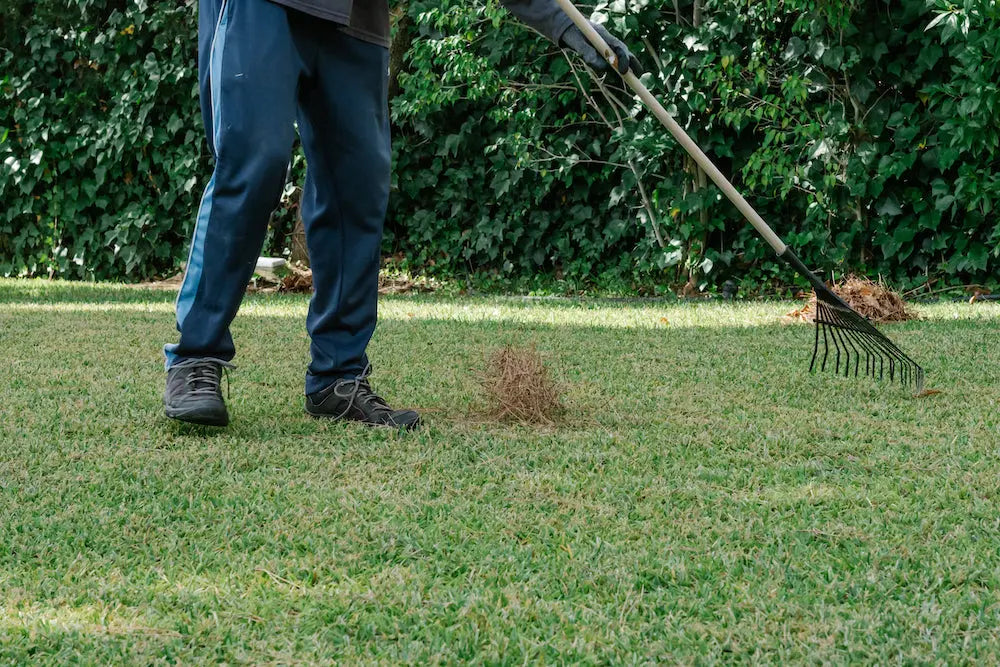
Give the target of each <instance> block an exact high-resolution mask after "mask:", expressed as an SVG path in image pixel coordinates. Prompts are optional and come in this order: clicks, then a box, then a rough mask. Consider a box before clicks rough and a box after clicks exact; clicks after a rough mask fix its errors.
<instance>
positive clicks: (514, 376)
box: [481, 345, 562, 424]
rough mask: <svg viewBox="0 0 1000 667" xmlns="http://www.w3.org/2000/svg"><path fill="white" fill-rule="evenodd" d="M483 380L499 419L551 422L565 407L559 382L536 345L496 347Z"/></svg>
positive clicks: (491, 405)
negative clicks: (563, 406) (561, 398)
mask: <svg viewBox="0 0 1000 667" xmlns="http://www.w3.org/2000/svg"><path fill="white" fill-rule="evenodd" d="M481 381H482V385H483V389H484V390H485V392H486V397H487V400H488V401H489V411H490V415H491V416H492V417H494V418H496V419H506V420H511V421H518V422H522V423H532V424H537V423H551V422H552V421H553V419H554V417H555V416H556V415H557V414H558V413H559V412H560V410H561V408H562V406H561V403H560V400H559V396H560V389H559V386H558V385H557V384H556V382H555V381H554V380H553V379H552V375H551V373H550V372H549V369H548V367H547V366H546V365H545V361H544V359H542V355H541V354H539V353H538V350H536V349H535V347H534V346H531V347H527V348H516V347H512V346H510V345H508V346H506V347H503V348H500V349H498V350H495V351H494V352H493V353H492V354H491V355H490V357H489V359H488V360H487V364H486V372H485V373H483V375H482V377H481Z"/></svg>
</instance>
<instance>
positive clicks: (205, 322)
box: [164, 0, 635, 429]
mask: <svg viewBox="0 0 1000 667" xmlns="http://www.w3.org/2000/svg"><path fill="white" fill-rule="evenodd" d="M502 2H503V4H504V5H505V6H506V7H507V9H508V10H510V11H511V12H512V13H513V14H514V15H515V16H516V17H518V18H519V19H520V20H522V21H523V22H524V23H526V24H527V25H529V26H530V27H532V28H534V29H535V30H537V31H538V32H540V33H541V34H542V35H544V36H545V37H548V38H549V39H550V40H552V41H553V42H554V43H556V44H559V45H562V46H565V47H568V48H570V49H572V50H573V51H576V52H577V53H578V54H580V55H581V56H582V58H583V59H584V61H585V62H586V63H588V64H589V65H590V66H591V67H593V68H595V69H596V70H599V71H606V70H607V69H609V68H610V66H609V65H608V64H607V63H606V61H605V60H604V58H602V57H601V56H600V55H599V54H598V53H597V52H596V51H595V50H594V49H593V48H592V47H591V45H590V44H589V42H587V40H586V39H585V38H584V36H583V34H582V33H581V32H580V30H579V29H578V28H577V27H576V26H575V25H573V24H572V22H571V21H570V19H569V17H568V16H567V15H566V14H565V12H563V11H562V10H561V9H560V8H559V6H558V5H557V4H556V2H555V0H502ZM596 27H597V28H598V31H599V32H600V33H601V34H602V36H604V38H605V40H606V41H608V43H609V45H610V46H611V47H612V48H613V49H614V50H615V52H616V53H617V55H618V61H619V63H621V64H620V65H619V68H620V69H621V70H622V73H624V72H625V71H627V68H628V66H629V64H631V65H632V66H633V67H634V65H635V60H634V58H633V57H632V55H631V54H630V53H629V51H628V49H627V48H626V47H625V45H624V44H623V43H622V42H621V41H620V40H618V39H616V38H614V37H612V36H611V35H610V34H608V32H607V31H606V30H605V29H604V28H603V27H600V26H596ZM198 35H199V39H198V42H199V44H198V69H199V83H200V94H201V109H202V117H203V121H204V125H205V131H206V135H207V137H208V145H209V148H210V150H211V153H212V156H213V157H214V158H215V167H214V171H213V173H212V177H211V179H210V180H209V181H208V185H207V186H206V188H205V193H204V196H203V197H202V200H201V204H200V206H199V209H198V214H197V219H196V223H195V229H194V235H193V238H192V241H191V248H190V253H189V257H188V262H187V266H186V269H185V274H184V280H183V282H182V284H181V288H180V292H179V294H178V297H177V304H176V314H177V330H178V331H179V332H180V338H179V341H178V342H176V343H172V344H168V345H166V346H165V347H164V354H165V357H166V369H167V379H166V390H165V393H164V406H165V412H166V415H167V417H169V418H172V419H177V420H180V421H184V422H191V423H196V424H203V425H211V426H225V425H227V424H228V423H229V413H228V411H227V409H226V405H225V401H224V400H223V397H222V388H221V381H222V374H223V372H224V371H225V369H228V368H231V367H232V364H231V361H232V359H233V358H234V355H235V347H234V343H233V338H232V335H231V334H230V331H229V326H230V324H231V322H232V320H233V318H234V317H235V315H236V312H237V310H238V309H239V306H240V302H241V300H242V298H243V294H244V292H245V288H246V285H247V282H248V281H249V280H250V278H251V277H252V275H253V271H254V269H255V266H256V260H257V257H258V255H259V253H260V250H261V246H262V244H263V240H264V236H265V233H266V230H267V224H268V220H269V218H270V215H271V212H272V211H273V209H274V208H275V206H276V205H277V203H278V200H279V196H280V193H281V190H282V187H283V185H284V181H285V178H286V172H287V165H288V161H289V157H290V154H291V150H292V143H293V140H294V132H295V124H296V122H297V124H298V132H299V136H300V138H301V142H302V147H303V150H304V152H305V156H306V161H307V164H308V169H307V174H306V179H305V184H304V186H303V193H302V201H301V207H302V208H301V211H302V221H303V223H304V226H305V231H306V244H307V247H308V251H309V256H310V259H311V264H312V275H313V288H314V294H313V297H312V300H311V302H310V304H309V312H308V315H307V318H306V327H307V330H308V332H309V336H310V338H311V343H310V352H311V362H310V364H309V367H308V370H307V373H306V378H305V393H306V399H305V409H306V412H307V413H308V414H310V415H312V416H314V417H319V418H331V419H347V420H355V421H359V422H362V423H364V424H369V425H377V426H389V427H396V428H405V429H412V428H416V427H417V426H418V425H419V424H420V416H419V415H418V414H417V413H416V412H415V411H413V410H395V409H393V408H391V407H390V405H389V404H388V403H387V402H386V401H385V400H384V399H383V398H382V397H380V396H379V395H378V394H376V393H375V391H374V390H373V389H372V387H371V384H370V383H369V380H368V378H369V374H370V373H371V364H370V363H369V360H368V357H367V354H366V348H367V347H368V343H369V341H370V339H371V337H372V334H373V333H374V330H375V323H376V302H377V297H378V272H379V265H380V256H379V252H380V246H381V240H382V227H383V221H384V218H385V214H386V206H387V202H388V197H389V179H390V144H389V112H388V101H387V89H388V70H389V63H388V57H389V56H388V45H389V3H388V0H239V1H236V0H200V2H199V26H198Z"/></svg>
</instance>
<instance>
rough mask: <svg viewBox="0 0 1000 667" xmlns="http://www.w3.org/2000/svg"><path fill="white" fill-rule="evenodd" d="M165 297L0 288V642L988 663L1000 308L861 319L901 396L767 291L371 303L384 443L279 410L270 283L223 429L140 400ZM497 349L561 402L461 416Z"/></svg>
mask: <svg viewBox="0 0 1000 667" xmlns="http://www.w3.org/2000/svg"><path fill="white" fill-rule="evenodd" d="M173 298H174V295H173V294H171V293H166V292H151V291H142V290H136V289H128V288H122V287H111V286H101V285H98V286H93V285H69V284H65V283H54V284H53V283H44V282H11V281H6V282H3V281H0V350H2V354H3V357H2V361H3V363H2V364H0V509H2V512H3V516H2V521H0V662H2V663H5V664H6V663H27V662H31V663H38V662H43V663H44V662H49V663H64V662H67V661H73V660H77V659H82V660H83V661H85V662H91V663H113V662H121V661H123V660H124V661H129V662H140V663H150V662H156V661H162V662H181V663H191V662H219V661H227V662H254V663H260V662H276V663H289V662H294V661H303V662H316V661H324V660H327V661H328V660H333V659H339V660H343V661H348V662H352V661H363V662H370V661H378V662H398V661H405V662H413V663H424V662H428V661H432V662H438V661H443V662H458V661H482V662H490V663H493V662H503V663H524V662H536V661H546V662H554V661H584V662H607V661H621V662H626V663H633V662H640V661H663V662H685V663H689V662H704V661H727V662H728V661H734V660H737V661H746V662H758V661H764V662H785V661H809V662H822V661H832V662H884V663H888V662H911V661H918V662H924V661H928V662H930V661H940V662H949V663H951V662H966V661H967V662H983V661H985V662H996V661H997V660H1000V634H998V633H997V632H996V628H997V627H998V625H1000V602H998V598H997V590H1000V513H998V505H1000V475H998V466H1000V307H997V306H994V305H990V304H979V305H976V306H969V305H966V304H942V305H934V306H927V307H923V308H922V309H921V310H922V313H923V314H924V316H925V318H926V319H925V320H924V321H922V322H917V323H909V324H906V325H897V326H892V327H887V328H886V330H887V331H888V333H889V334H890V335H891V336H892V337H893V338H894V339H895V340H896V341H897V342H898V343H899V344H900V346H901V347H903V348H904V349H905V350H907V351H909V352H911V353H912V354H913V355H914V356H915V357H917V358H918V359H919V360H920V361H921V362H922V363H923V364H924V366H925V368H926V369H927V371H928V386H929V387H932V388H935V389H939V390H941V391H942V392H943V393H941V394H940V395H937V396H932V397H928V398H921V399H917V398H913V397H912V396H911V395H909V394H908V393H907V392H905V391H903V390H902V389H900V388H899V387H893V386H888V385H880V384H876V383H873V382H870V381H866V380H845V379H843V378H837V377H833V376H830V375H815V376H810V375H809V374H808V373H807V372H806V367H807V365H808V356H809V353H810V351H811V344H812V338H811V337H812V332H811V328H810V327H807V326H783V325H781V324H778V323H777V319H778V316H779V315H780V314H781V313H783V312H785V311H787V310H789V309H790V308H791V305H790V304H787V303H786V304H782V303H754V304H735V305H722V304H710V303H704V304H682V305H664V304H657V303H654V304H648V303H647V304H642V303H624V302H608V301H604V302H601V301H584V302H563V301H545V300H535V301H528V300H519V299H500V298H496V299H476V300H460V299H450V298H448V299H446V298H441V297H396V298H391V299H385V300H384V301H383V302H382V305H381V314H382V320H381V324H380V326H379V329H378V332H377V333H376V335H375V340H374V341H373V345H372V350H371V352H372V358H373V360H374V361H375V362H376V375H375V378H374V380H375V384H376V386H377V388H379V389H380V390H382V391H383V392H384V393H385V394H386V395H388V396H389V397H390V398H391V399H392V400H394V401H395V402H397V403H399V404H406V405H413V406H416V407H419V408H422V409H423V410H424V411H425V413H426V417H427V420H428V422H429V426H428V428H426V429H425V430H424V431H422V432H420V433H417V434H414V435H409V436H400V435H398V434H395V433H390V432H384V431H374V430H367V429H364V428H362V427H356V426H349V425H339V424H329V423H323V422H317V421H312V420H310V419H307V418H306V417H305V416H304V415H303V413H302V405H301V402H302V396H301V391H302V390H301V386H302V380H303V373H304V368H305V364H306V362H307V342H308V341H307V338H306V335H305V332H304V315H305V311H306V300H305V299H304V298H302V297H296V296H277V295H276V296H257V297H251V298H249V299H248V301H247V303H246V305H245V308H244V310H243V311H242V312H241V314H240V316H239V318H238V319H237V323H236V325H235V328H234V333H235V336H236V339H237V344H238V346H239V351H240V352H239V356H238V358H237V363H238V364H239V366H240V368H239V370H238V371H236V372H235V373H234V374H233V380H232V396H231V400H230V406H231V411H232V414H233V418H234V422H233V424H232V426H231V427H230V428H229V429H228V430H224V431H207V430H201V429H198V428H194V427H185V426H183V425H178V424H174V423H170V422H168V421H167V420H166V419H165V418H164V417H162V415H161V405H160V395H161V390H162V381H163V369H162V359H161V351H160V350H161V346H162V344H163V343H164V342H168V341H171V340H173V337H174V333H173V318H172V305H173V303H172V302H173ZM663 318H666V319H665V321H664V319H663ZM505 342H511V343H517V344H521V343H529V342H530V343H534V344H536V345H537V347H538V349H539V350H540V351H542V352H543V353H544V354H545V355H546V356H547V358H548V359H549V360H550V361H551V363H552V366H553V367H554V369H555V370H556V372H557V374H558V376H559V377H560V378H561V380H562V381H563V382H564V383H565V384H566V385H567V388H568V391H567V398H566V403H567V406H568V410H567V412H566V415H565V417H564V420H563V421H562V422H561V423H559V424H558V425H556V426H550V427H543V428H529V427H523V426H514V425H504V424H497V423H492V422H490V421H488V420H487V419H485V418H484V417H482V416H481V407H482V406H481V404H480V402H479V401H480V398H479V394H478V390H477V386H476V381H475V373H476V371H477V370H478V369H479V368H480V367H481V366H482V363H483V359H484V356H485V355H486V354H487V352H488V351H489V350H491V349H493V348H494V347H495V346H497V345H499V344H501V343H505Z"/></svg>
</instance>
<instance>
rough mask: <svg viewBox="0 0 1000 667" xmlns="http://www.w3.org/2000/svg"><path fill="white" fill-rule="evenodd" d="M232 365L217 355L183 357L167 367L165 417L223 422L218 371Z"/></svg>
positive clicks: (224, 412)
mask: <svg viewBox="0 0 1000 667" xmlns="http://www.w3.org/2000/svg"><path fill="white" fill-rule="evenodd" d="M228 368H235V367H234V366H233V365H232V364H230V363H229V362H226V361H223V360H221V359H186V360H184V361H181V362H178V363H176V364H174V365H173V366H171V367H170V369H169V370H168V371H167V390H166V392H165V393H164V395H163V406H164V411H165V412H166V414H167V417H170V418H171V419H176V420H178V421H182V422H188V423H191V424H201V425H203V426H227V425H228V424H229V412H228V411H227V410H226V402H225V401H224V400H222V373H223V371H224V369H228Z"/></svg>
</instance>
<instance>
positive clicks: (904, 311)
mask: <svg viewBox="0 0 1000 667" xmlns="http://www.w3.org/2000/svg"><path fill="white" fill-rule="evenodd" d="M833 292H834V293H835V294H836V295H837V296H839V297H840V298H841V299H843V300H844V301H846V302H847V305H849V306H850V307H851V308H853V309H854V310H856V311H857V312H859V313H860V314H862V315H864V316H865V317H867V318H868V319H869V320H871V321H872V322H874V323H876V324H884V323H886V322H907V321H909V320H915V319H917V314H916V313H915V312H913V311H912V310H910V308H909V307H908V306H907V305H906V302H905V301H904V300H903V297H902V296H901V295H900V294H899V292H896V291H893V290H891V289H889V288H888V287H886V286H885V285H884V284H883V283H881V282H874V281H872V280H868V279H867V278H859V277H857V276H849V277H847V278H846V279H845V280H842V281H841V282H839V283H837V284H835V285H834V286H833ZM783 319H784V320H785V321H789V322H795V321H803V322H813V321H815V319H816V294H815V292H814V293H813V295H812V298H810V299H809V303H807V304H806V305H805V306H803V307H802V308H799V309H798V310H793V311H792V312H790V313H788V314H787V315H785V316H784V318H783Z"/></svg>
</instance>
